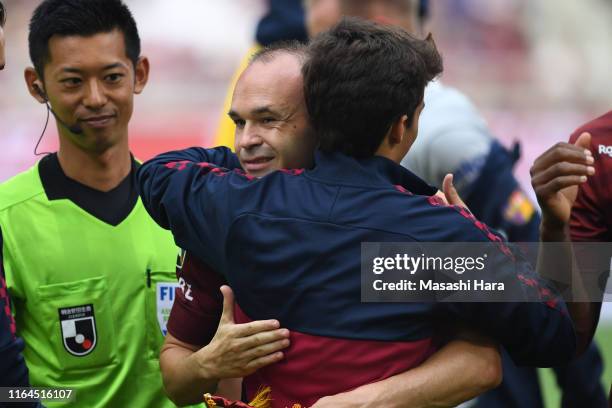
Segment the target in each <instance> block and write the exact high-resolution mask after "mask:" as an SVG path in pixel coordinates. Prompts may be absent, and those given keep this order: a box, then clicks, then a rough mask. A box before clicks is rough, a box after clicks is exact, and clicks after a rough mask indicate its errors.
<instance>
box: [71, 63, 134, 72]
mask: <svg viewBox="0 0 612 408" xmlns="http://www.w3.org/2000/svg"><path fill="white" fill-rule="evenodd" d="M115 68H125V65H124V64H122V63H120V62H115V63H114V64H108V65H105V66H104V67H103V68H102V71H108V70H109V69H115ZM62 72H69V73H73V74H80V73H82V72H83V70H82V69H79V68H71V67H66V68H62Z"/></svg>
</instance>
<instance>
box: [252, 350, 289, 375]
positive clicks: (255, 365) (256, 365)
mask: <svg viewBox="0 0 612 408" xmlns="http://www.w3.org/2000/svg"><path fill="white" fill-rule="evenodd" d="M284 357H285V354H284V353H283V352H282V351H277V352H276V353H273V354H268V355H267V356H263V357H259V358H256V359H254V360H251V361H249V362H248V363H247V365H246V367H245V368H246V369H247V370H248V371H249V372H253V371H255V370H258V369H260V368H262V367H265V366H267V365H270V364H274V363H277V362H279V361H281V360H282V359H283V358H284Z"/></svg>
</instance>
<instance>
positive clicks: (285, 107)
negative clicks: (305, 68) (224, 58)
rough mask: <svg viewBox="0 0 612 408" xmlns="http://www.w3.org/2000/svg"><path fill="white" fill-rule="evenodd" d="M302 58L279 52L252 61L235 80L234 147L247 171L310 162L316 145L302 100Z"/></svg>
mask: <svg viewBox="0 0 612 408" xmlns="http://www.w3.org/2000/svg"><path fill="white" fill-rule="evenodd" d="M301 68H302V62H301V60H300V58H299V57H297V56H296V55H293V54H291V53H288V52H282V51H279V52H278V53H275V54H274V55H272V56H271V59H265V60H257V61H255V62H253V63H252V64H251V65H250V66H249V67H248V68H247V69H246V70H245V72H244V73H243V74H242V76H241V77H240V79H239V80H238V82H237V84H236V88H235V90H234V95H233V98H232V106H231V109H230V112H229V115H230V117H231V118H232V120H233V121H234V123H235V124H236V134H235V151H236V154H237V155H238V157H239V159H240V163H241V164H242V167H243V168H244V170H245V171H246V172H248V173H249V174H251V175H253V176H255V177H262V176H265V175H266V174H268V173H270V172H272V171H274V170H278V169H281V168H303V167H310V166H311V165H312V157H313V151H314V148H315V145H316V140H315V137H314V134H313V132H312V130H311V128H310V125H309V123H308V114H307V112H306V106H305V103H304V94H303V83H302V74H301Z"/></svg>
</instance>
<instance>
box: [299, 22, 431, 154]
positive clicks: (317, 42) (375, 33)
mask: <svg viewBox="0 0 612 408" xmlns="http://www.w3.org/2000/svg"><path fill="white" fill-rule="evenodd" d="M308 54H309V56H308V59H307V61H306V63H305V64H304V66H303V68H302V72H303V74H304V97H305V99H306V107H307V108H308V114H309V116H310V119H311V122H312V126H313V128H314V129H315V131H316V133H317V136H318V138H319V140H320V145H319V149H321V150H322V151H324V152H337V151H338V152H342V153H345V154H347V155H350V156H353V157H357V158H365V157H370V156H373V155H374V153H375V152H376V150H377V149H378V147H379V146H380V145H381V143H382V141H383V139H384V137H385V135H386V134H387V132H388V131H389V129H390V128H391V125H392V124H393V122H395V121H396V120H397V119H399V118H400V117H402V115H408V118H409V120H412V117H413V115H414V112H415V111H416V109H417V107H418V106H419V104H420V103H421V102H422V100H423V94H424V90H425V86H426V85H427V83H428V82H430V81H431V80H432V79H434V78H435V77H436V76H438V75H439V74H440V73H441V72H442V57H441V56H440V54H439V53H438V50H437V49H436V45H435V43H434V42H433V39H431V36H429V37H428V38H427V39H426V40H420V39H417V38H415V37H413V36H411V35H410V34H408V33H407V32H406V31H404V30H402V29H401V28H398V27H392V26H382V25H378V24H375V23H372V22H368V21H365V20H362V19H358V18H345V19H343V20H342V21H341V22H340V23H339V24H337V25H336V26H335V27H333V28H331V29H330V30H329V31H327V32H324V33H322V34H320V35H319V36H317V37H315V38H314V39H313V40H312V42H311V44H310V45H309V48H308Z"/></svg>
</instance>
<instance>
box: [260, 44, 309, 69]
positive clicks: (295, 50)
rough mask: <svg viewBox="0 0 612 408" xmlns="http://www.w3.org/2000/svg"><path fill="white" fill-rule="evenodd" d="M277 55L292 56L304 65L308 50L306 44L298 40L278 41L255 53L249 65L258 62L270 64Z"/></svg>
mask: <svg viewBox="0 0 612 408" xmlns="http://www.w3.org/2000/svg"><path fill="white" fill-rule="evenodd" d="M276 54H291V55H294V56H296V57H297V58H298V59H299V60H300V61H301V62H302V63H303V62H304V61H306V55H307V49H306V45H305V44H304V43H301V42H299V41H297V40H288V41H276V42H274V43H272V44H270V45H266V46H265V47H263V48H261V49H260V50H258V51H257V52H255V54H253V55H252V56H251V59H250V60H249V65H251V64H252V63H254V62H257V61H260V62H269V61H271V60H272V59H274V57H275V56H276Z"/></svg>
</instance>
